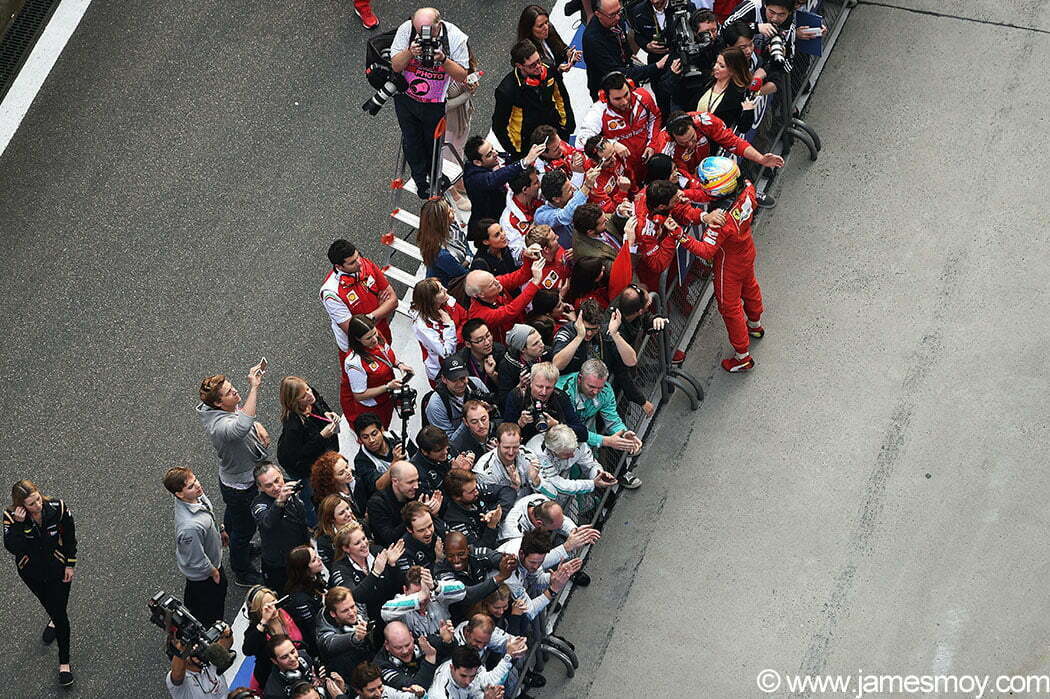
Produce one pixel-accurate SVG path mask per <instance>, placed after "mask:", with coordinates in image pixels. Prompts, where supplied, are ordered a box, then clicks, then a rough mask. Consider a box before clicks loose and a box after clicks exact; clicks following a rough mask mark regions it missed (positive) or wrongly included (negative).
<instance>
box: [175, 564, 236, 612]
mask: <svg viewBox="0 0 1050 699" xmlns="http://www.w3.org/2000/svg"><path fill="white" fill-rule="evenodd" d="M226 584H227V583H226V571H224V570H223V569H222V568H219V582H218V584H216V583H215V581H214V580H212V579H211V578H204V580H190V579H189V578H187V579H186V592H185V594H184V595H183V600H182V601H183V602H185V603H186V606H187V607H188V608H189V610H190V611H191V612H193V616H195V617H197V621H199V622H200V623H202V624H204V625H205V626H211V625H212V624H214V623H215V622H216V621H219V620H220V619H222V618H223V616H224V615H225V613H226Z"/></svg>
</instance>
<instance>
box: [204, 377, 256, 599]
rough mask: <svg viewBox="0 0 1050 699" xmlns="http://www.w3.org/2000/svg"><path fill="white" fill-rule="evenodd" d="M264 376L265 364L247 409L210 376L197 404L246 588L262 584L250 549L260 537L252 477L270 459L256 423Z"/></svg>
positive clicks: (251, 384) (229, 387)
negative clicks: (212, 450)
mask: <svg viewBox="0 0 1050 699" xmlns="http://www.w3.org/2000/svg"><path fill="white" fill-rule="evenodd" d="M264 373H265V370H264V367H263V366H262V363H261V362H260V363H259V364H256V365H255V366H253V367H252V368H251V369H249V370H248V388H249V390H248V397H247V398H246V399H245V400H244V403H243V404H241V394H240V393H238V392H237V389H236V388H234V387H233V384H231V383H230V382H229V381H228V380H227V378H226V376H225V375H223V374H216V375H214V376H209V377H207V378H205V379H204V380H203V381H201V386H200V399H201V402H200V403H198V404H197V415H198V416H199V417H200V419H201V424H202V425H204V430H205V432H207V433H208V437H209V438H210V439H211V443H212V446H214V447H215V451H216V453H217V454H218V457H219V491H220V492H221V493H222V500H223V502H224V503H225V504H226V510H225V512H224V513H223V516H222V520H223V523H224V524H225V525H226V531H227V532H229V535H230V566H231V567H232V568H233V574H234V583H236V584H237V585H240V586H241V587H251V586H252V585H258V584H260V583H262V581H263V580H262V576H261V575H260V574H259V571H258V570H257V569H255V568H254V567H253V566H252V563H251V552H250V546H251V540H252V535H253V534H255V518H254V517H252V500H254V499H255V496H256V495H257V494H258V490H257V489H256V487H255V478H254V477H253V475H252V472H253V471H254V470H255V467H256V465H258V464H259V463H261V462H264V461H269V458H270V455H269V448H270V435H269V433H268V432H267V431H266V428H264V427H263V426H262V423H260V422H257V421H256V419H255V409H256V403H257V402H258V398H259V385H260V384H261V383H262V377H263V374H264Z"/></svg>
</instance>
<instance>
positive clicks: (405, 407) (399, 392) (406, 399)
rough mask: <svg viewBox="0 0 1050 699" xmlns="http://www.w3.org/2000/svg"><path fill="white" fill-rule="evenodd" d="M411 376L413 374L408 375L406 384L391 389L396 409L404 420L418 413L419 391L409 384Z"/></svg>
mask: <svg viewBox="0 0 1050 699" xmlns="http://www.w3.org/2000/svg"><path fill="white" fill-rule="evenodd" d="M410 378H411V376H406V377H405V379H404V381H405V383H404V384H402V385H401V386H400V387H399V388H391V389H390V397H391V399H393V401H394V410H396V411H397V414H398V416H399V417H400V418H401V419H402V420H404V419H405V418H410V417H412V416H413V415H415V414H416V399H417V398H418V397H419V392H418V391H416V389H414V388H412V387H411V386H409V385H408V381H409V379H410Z"/></svg>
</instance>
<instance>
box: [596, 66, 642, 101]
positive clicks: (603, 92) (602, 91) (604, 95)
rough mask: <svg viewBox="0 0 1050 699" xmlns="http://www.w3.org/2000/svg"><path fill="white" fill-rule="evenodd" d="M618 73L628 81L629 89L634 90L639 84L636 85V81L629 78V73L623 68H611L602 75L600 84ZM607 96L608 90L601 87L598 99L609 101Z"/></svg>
mask: <svg viewBox="0 0 1050 699" xmlns="http://www.w3.org/2000/svg"><path fill="white" fill-rule="evenodd" d="M617 75H619V76H621V77H622V78H623V79H624V81H625V82H626V83H627V87H628V88H629V89H631V90H634V88H636V87H638V86H637V85H635V83H634V81H633V80H631V79H630V78H628V77H627V74H626V73H624V72H623V71H622V70H610V71H609V72H608V73H606V74H605V75H603V76H602V80H601V82H600V83H598V84H599V85H604V84H605V83H606V81H608V80H609V79H610V78H613V77H615V76H617ZM607 98H608V92H606V90H605V88H604V87H603V88H601V89H600V90H598V101H599V102H607V101H608V99H607Z"/></svg>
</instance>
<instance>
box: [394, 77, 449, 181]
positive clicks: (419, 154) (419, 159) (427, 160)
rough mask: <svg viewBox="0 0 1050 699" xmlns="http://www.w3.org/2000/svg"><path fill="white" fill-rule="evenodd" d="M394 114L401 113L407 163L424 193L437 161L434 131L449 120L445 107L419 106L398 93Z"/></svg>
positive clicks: (398, 117)
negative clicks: (435, 158)
mask: <svg viewBox="0 0 1050 699" xmlns="http://www.w3.org/2000/svg"><path fill="white" fill-rule="evenodd" d="M394 111H395V112H396V113H397V123H398V125H400V126H401V148H402V149H403V150H404V151H405V162H407V163H408V167H409V169H410V170H411V171H412V180H413V181H414V182H415V183H416V188H417V189H419V191H423V187H424V185H426V184H427V179H428V178H429V177H430V167H431V164H432V162H433V158H434V130H435V129H436V128H437V125H438V123H439V122H440V121H441V119H442V118H443V117H444V116H445V103H444V102H417V101H416V100H414V99H412V98H411V97H409V96H407V95H405V94H403V93H398V94H396V95H394ZM438 174H439V175H440V173H438Z"/></svg>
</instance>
